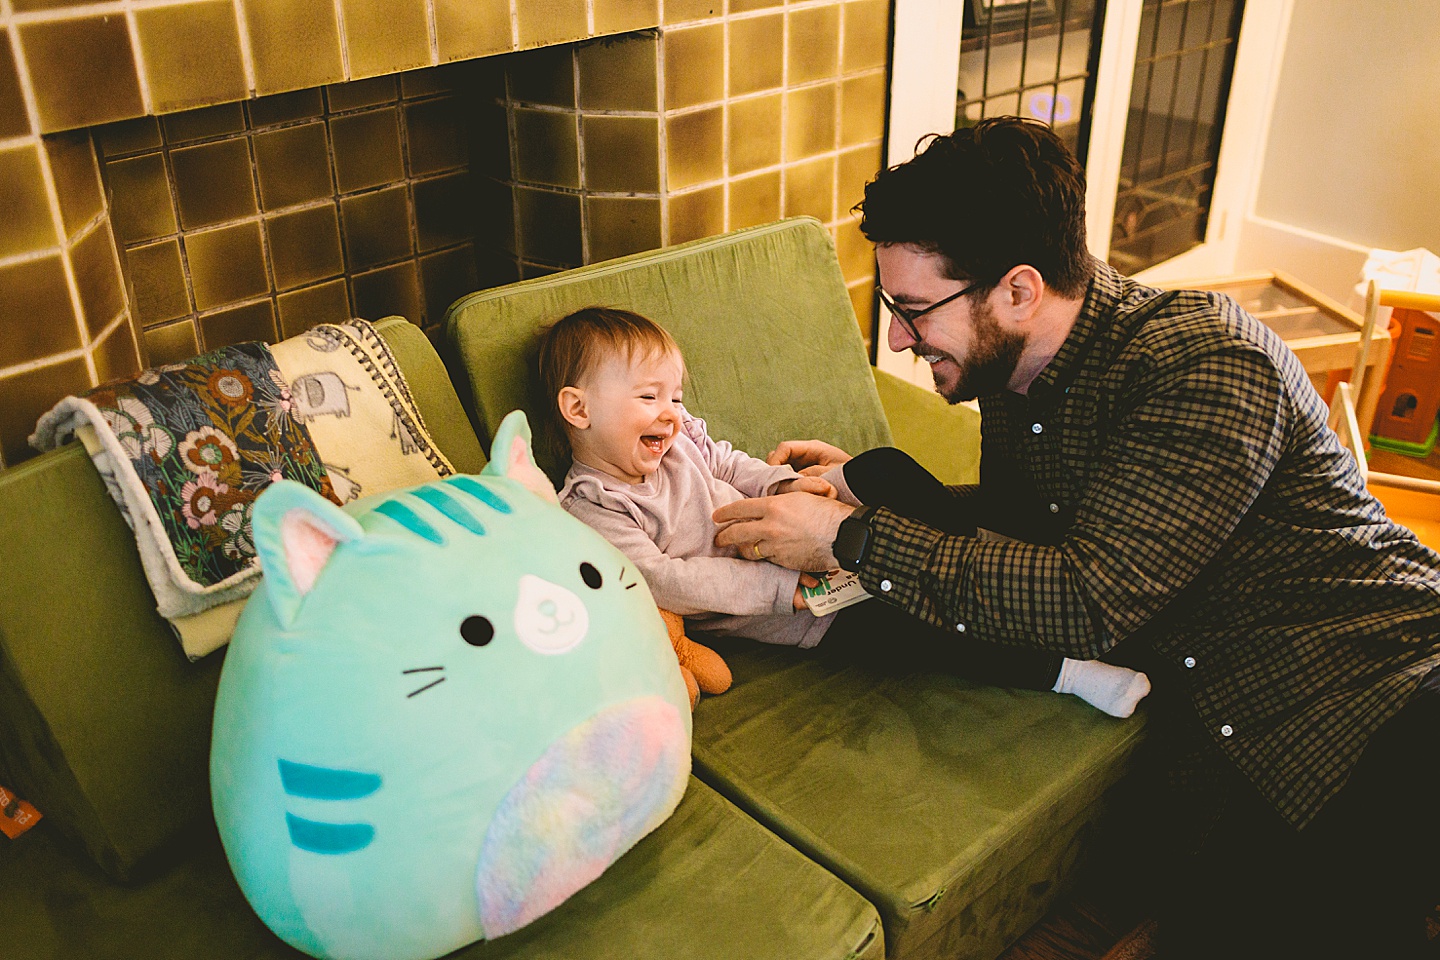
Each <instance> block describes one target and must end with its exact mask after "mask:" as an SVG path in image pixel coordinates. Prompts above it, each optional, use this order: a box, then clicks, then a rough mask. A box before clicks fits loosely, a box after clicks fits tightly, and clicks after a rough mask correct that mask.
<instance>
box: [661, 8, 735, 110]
mask: <svg viewBox="0 0 1440 960" xmlns="http://www.w3.org/2000/svg"><path fill="white" fill-rule="evenodd" d="M660 41H661V43H662V44H664V47H665V54H664V58H663V59H664V64H665V109H666V110H680V109H683V108H685V107H693V106H697V105H699V104H702V103H713V102H714V101H716V100H721V99H723V98H724V96H725V25H724V24H723V23H707V24H704V25H702V26H698V27H682V28H679V29H673V30H666V31H665V32H664V33H662V34H661V35H660Z"/></svg>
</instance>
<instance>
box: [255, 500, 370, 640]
mask: <svg viewBox="0 0 1440 960" xmlns="http://www.w3.org/2000/svg"><path fill="white" fill-rule="evenodd" d="M250 527H251V530H252V532H253V534H254V537H255V552H256V553H257V554H259V556H260V567H261V569H263V570H264V571H265V583H266V589H267V591H268V592H269V594H270V602H271V604H272V605H273V606H274V608H275V615H276V616H277V617H279V618H280V622H281V623H282V624H284V625H285V626H287V627H288V626H289V625H290V624H291V623H293V622H294V620H295V615H296V613H298V612H299V610H300V603H301V601H303V600H304V599H305V595H306V594H307V593H309V592H310V590H311V589H312V588H313V587H314V586H315V581H316V579H317V578H318V577H319V576H320V571H321V570H323V569H324V568H325V564H326V563H328V562H329V560H330V555H331V554H332V553H334V552H335V548H336V547H337V546H339V545H340V544H341V543H343V542H345V541H348V540H356V539H359V538H360V537H363V536H364V535H365V533H364V531H363V530H362V529H361V528H360V524H359V523H358V522H357V521H356V520H355V518H354V517H352V516H350V514H348V513H346V512H345V511H344V510H341V509H340V508H339V507H337V506H335V504H333V503H331V502H330V501H329V500H326V499H325V498H324V497H322V496H321V495H320V494H318V493H316V492H315V491H314V490H311V489H310V488H309V487H307V486H305V485H304V484H301V483H296V482H294V481H293V480H277V481H276V482H275V483H273V484H271V485H270V487H269V488H268V489H266V491H265V492H264V493H262V494H261V495H260V497H259V499H257V500H256V501H255V509H254V512H253V513H252V514H251V517H250Z"/></svg>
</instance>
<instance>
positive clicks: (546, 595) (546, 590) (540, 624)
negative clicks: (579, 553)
mask: <svg viewBox="0 0 1440 960" xmlns="http://www.w3.org/2000/svg"><path fill="white" fill-rule="evenodd" d="M589 629H590V614H589V612H588V611H587V610H586V609H585V604H584V603H583V602H582V601H581V599H580V598H579V597H577V596H576V595H575V594H573V593H571V592H570V591H569V590H566V589H565V588H564V587H562V586H560V585H559V584H556V583H551V582H550V581H549V580H542V579H540V578H539V577H537V576H534V575H533V574H529V573H527V574H525V575H524V576H522V577H521V578H520V598H519V600H517V601H516V603H515V633H516V634H517V635H518V636H519V637H520V641H521V642H522V643H524V644H525V646H527V647H529V648H530V649H531V650H534V651H535V652H536V653H546V654H554V653H564V652H565V651H567V650H569V649H570V648H572V647H574V646H575V645H576V644H577V643H579V642H580V641H581V640H584V639H585V633H586V631H588V630H589Z"/></svg>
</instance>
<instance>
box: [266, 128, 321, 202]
mask: <svg viewBox="0 0 1440 960" xmlns="http://www.w3.org/2000/svg"><path fill="white" fill-rule="evenodd" d="M254 150H255V179H256V180H257V181H259V184H260V205H261V207H263V208H264V209H265V210H267V211H270V210H279V209H281V208H282V207H290V206H294V205H296V204H301V203H309V202H311V201H313V200H319V199H321V198H322V197H333V196H334V195H335V186H334V184H332V183H331V182H330V150H329V146H328V144H327V142H326V139H325V124H324V123H322V122H320V121H318V120H317V121H315V122H314V123H302V124H299V125H298V126H293V127H281V128H280V129H278V130H271V131H268V132H266V133H257V134H255V143H254Z"/></svg>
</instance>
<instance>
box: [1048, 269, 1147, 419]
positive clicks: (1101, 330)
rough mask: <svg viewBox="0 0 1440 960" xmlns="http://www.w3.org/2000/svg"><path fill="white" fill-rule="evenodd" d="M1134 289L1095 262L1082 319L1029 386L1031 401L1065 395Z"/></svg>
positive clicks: (1126, 280) (1076, 322)
mask: <svg viewBox="0 0 1440 960" xmlns="http://www.w3.org/2000/svg"><path fill="white" fill-rule="evenodd" d="M1134 286H1135V283H1134V281H1132V280H1129V279H1127V278H1126V277H1124V276H1123V275H1121V274H1120V273H1119V272H1118V271H1117V270H1115V268H1114V267H1111V266H1110V265H1109V264H1108V263H1105V262H1104V261H1101V260H1095V275H1094V277H1092V278H1091V280H1090V288H1089V290H1087V291H1086V293H1085V302H1084V303H1083V304H1081V306H1080V315H1079V316H1078V317H1076V318H1075V325H1074V326H1073V327H1071V328H1070V334H1069V336H1067V337H1066V338H1065V342H1064V343H1062V344H1061V345H1060V350H1059V351H1058V352H1057V353H1056V354H1055V357H1054V359H1052V360H1051V361H1050V362H1049V363H1047V364H1046V365H1045V369H1043V370H1041V371H1040V374H1039V376H1037V377H1036V378H1035V380H1034V382H1032V383H1031V384H1030V390H1029V396H1030V398H1031V399H1032V400H1045V399H1049V398H1050V397H1052V396H1054V395H1056V394H1057V393H1063V392H1064V390H1065V388H1066V387H1067V386H1069V385H1070V382H1071V381H1072V380H1074V379H1075V375H1076V374H1077V373H1079V372H1080V368H1081V366H1082V365H1083V364H1084V362H1085V358H1086V357H1088V356H1090V355H1091V353H1092V352H1093V348H1094V346H1095V345H1096V343H1097V342H1098V341H1099V340H1100V339H1101V338H1102V337H1103V336H1104V335H1105V334H1106V333H1107V332H1108V331H1109V330H1110V329H1111V328H1112V327H1113V318H1114V316H1115V314H1116V308H1117V307H1118V306H1119V305H1120V303H1121V301H1122V300H1124V299H1125V297H1126V295H1127V294H1128V293H1129V291H1130V289H1131V288H1133V287H1134Z"/></svg>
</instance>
